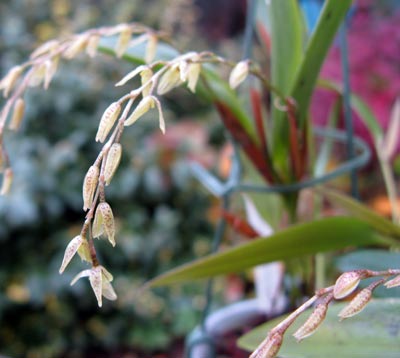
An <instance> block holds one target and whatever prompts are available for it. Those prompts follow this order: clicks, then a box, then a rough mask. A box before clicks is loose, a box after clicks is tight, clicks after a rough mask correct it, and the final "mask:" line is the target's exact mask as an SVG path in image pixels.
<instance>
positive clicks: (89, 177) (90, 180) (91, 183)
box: [82, 165, 100, 211]
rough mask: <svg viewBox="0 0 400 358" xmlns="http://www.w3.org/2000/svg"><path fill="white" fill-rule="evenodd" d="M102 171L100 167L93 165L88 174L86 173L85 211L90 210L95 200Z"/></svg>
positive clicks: (84, 184)
mask: <svg viewBox="0 0 400 358" xmlns="http://www.w3.org/2000/svg"><path fill="white" fill-rule="evenodd" d="M99 174H100V170H99V167H97V166H95V165H92V166H91V167H90V168H89V170H88V172H87V173H86V176H85V179H84V181H83V190H82V193H83V210H85V211H86V210H88V209H89V208H90V207H91V205H92V203H93V198H94V193H95V191H96V188H97V183H98V181H99Z"/></svg>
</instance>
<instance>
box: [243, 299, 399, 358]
mask: <svg viewBox="0 0 400 358" xmlns="http://www.w3.org/2000/svg"><path fill="white" fill-rule="evenodd" d="M346 304H347V303H337V304H332V306H331V307H330V308H329V310H328V313H327V316H326V318H325V320H324V322H323V323H322V324H321V326H320V327H319V328H318V330H317V331H316V332H315V333H314V335H313V336H311V337H309V338H306V339H305V340H304V341H302V342H301V343H297V342H296V340H295V339H294V338H293V337H292V334H293V333H294V332H295V330H296V329H298V328H299V327H300V325H301V324H302V323H304V321H305V320H306V319H307V317H308V315H307V313H304V314H303V316H302V317H303V318H302V319H301V318H300V319H299V322H298V323H295V324H294V325H293V326H292V327H290V328H289V330H288V331H287V332H286V335H285V336H286V339H285V340H284V342H283V345H282V348H281V350H280V352H279V356H281V357H285V358H321V357H324V358H337V357H346V358H350V357H351V358H364V357H369V358H375V357H385V358H397V357H398V356H399V340H400V329H399V327H400V315H399V311H400V300H399V299H380V300H372V301H371V302H370V303H369V304H368V305H367V307H366V308H365V309H364V311H363V312H361V313H360V314H359V315H357V316H355V317H352V318H350V319H348V320H345V321H343V322H339V320H338V317H337V315H338V313H339V312H340V310H342V309H343V307H344V306H345V305H346ZM310 313H311V312H310ZM282 319H283V317H280V318H277V319H274V320H273V321H270V322H268V323H266V324H263V325H261V326H259V327H257V328H255V329H254V330H252V331H251V332H249V333H247V334H246V335H244V336H242V337H241V338H240V339H239V341H238V345H239V347H241V348H243V349H245V350H248V351H253V350H255V349H256V348H257V346H258V345H259V344H260V342H261V341H262V340H263V339H264V338H265V336H266V333H267V332H268V331H269V330H270V329H271V328H273V327H274V326H275V325H277V324H278V323H279V322H280V321H281V320H282Z"/></svg>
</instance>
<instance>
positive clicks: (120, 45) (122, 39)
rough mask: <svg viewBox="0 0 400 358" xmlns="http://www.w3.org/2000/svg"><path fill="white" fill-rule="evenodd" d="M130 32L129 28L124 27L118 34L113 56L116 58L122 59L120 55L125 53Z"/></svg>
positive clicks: (129, 39) (130, 35)
mask: <svg viewBox="0 0 400 358" xmlns="http://www.w3.org/2000/svg"><path fill="white" fill-rule="evenodd" d="M131 37H132V30H131V29H130V27H129V26H127V25H125V26H124V27H123V28H122V29H121V32H120V34H119V37H118V40H117V44H116V45H115V54H116V55H117V57H122V55H123V54H124V53H125V52H126V50H127V48H128V46H129V42H130V41H131Z"/></svg>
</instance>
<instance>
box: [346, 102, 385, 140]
mask: <svg viewBox="0 0 400 358" xmlns="http://www.w3.org/2000/svg"><path fill="white" fill-rule="evenodd" d="M350 104H351V107H352V108H353V109H354V111H355V112H356V113H358V115H359V116H360V119H361V120H362V121H363V122H364V124H365V125H366V126H367V128H368V130H369V132H370V133H371V134H372V136H373V138H374V141H375V143H377V142H378V140H379V139H380V138H381V137H383V131H382V127H381V126H380V124H379V121H378V119H377V118H376V117H375V115H374V114H373V113H372V111H371V109H370V108H369V107H368V105H367V104H366V103H365V102H364V101H363V100H362V99H361V98H360V97H358V96H356V95H351V96H350Z"/></svg>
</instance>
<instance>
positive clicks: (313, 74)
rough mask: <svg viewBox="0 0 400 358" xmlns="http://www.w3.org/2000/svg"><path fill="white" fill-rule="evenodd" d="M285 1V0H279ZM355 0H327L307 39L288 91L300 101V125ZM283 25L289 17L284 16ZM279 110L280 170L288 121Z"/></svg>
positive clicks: (276, 141)
mask: <svg viewBox="0 0 400 358" xmlns="http://www.w3.org/2000/svg"><path fill="white" fill-rule="evenodd" d="M279 2H280V3H286V1H279ZM351 3H352V0H340V1H337V0H326V1H325V5H324V7H323V9H322V12H321V15H320V17H319V21H318V23H317V26H316V28H315V30H314V32H313V34H312V36H311V39H310V40H309V42H308V45H307V48H306V51H305V54H304V56H303V60H302V61H301V63H300V64H299V66H298V67H297V68H296V73H295V74H294V75H293V80H292V81H291V88H290V90H289V95H290V96H291V97H293V98H294V99H295V101H296V103H297V113H298V118H297V119H298V121H299V127H300V128H304V126H305V123H306V120H307V118H308V108H309V104H310V100H311V96H312V94H313V91H314V88H315V84H316V80H317V78H318V74H319V72H320V69H321V66H322V64H323V62H324V59H325V57H326V54H327V52H328V50H329V48H330V46H331V44H332V42H333V39H334V37H335V34H336V32H337V30H338V28H339V26H340V24H341V23H342V21H343V19H344V17H345V16H346V13H347V11H348V9H349V7H350V5H351ZM283 21H284V22H283V26H285V25H286V20H283ZM274 113H276V116H275V117H274V131H273V134H274V135H273V137H274V143H273V144H274V146H273V153H274V159H275V161H276V162H277V165H278V167H279V169H280V170H282V168H284V165H285V163H286V161H287V155H288V150H289V149H288V142H289V141H288V121H287V120H285V113H279V112H274Z"/></svg>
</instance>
